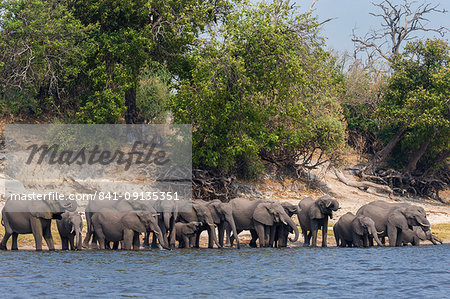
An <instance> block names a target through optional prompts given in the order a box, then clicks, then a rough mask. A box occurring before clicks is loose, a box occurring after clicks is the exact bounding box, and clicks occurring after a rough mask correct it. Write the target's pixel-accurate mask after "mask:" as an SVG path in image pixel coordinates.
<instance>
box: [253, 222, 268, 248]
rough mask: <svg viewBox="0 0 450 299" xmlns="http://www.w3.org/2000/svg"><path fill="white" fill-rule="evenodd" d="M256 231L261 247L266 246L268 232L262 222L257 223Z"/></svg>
mask: <svg viewBox="0 0 450 299" xmlns="http://www.w3.org/2000/svg"><path fill="white" fill-rule="evenodd" d="M255 231H256V234H257V235H258V238H259V247H260V248H261V247H264V246H265V244H266V240H265V239H266V238H265V237H266V234H265V232H264V226H263V225H260V224H257V225H255Z"/></svg>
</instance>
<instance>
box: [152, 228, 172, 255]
mask: <svg viewBox="0 0 450 299" xmlns="http://www.w3.org/2000/svg"><path fill="white" fill-rule="evenodd" d="M147 231H152V232H153V233H154V234H156V238H157V239H158V242H159V245H161V247H162V248H164V249H167V250H170V247H169V245H168V244H167V243H166V241H165V239H164V236H163V234H162V232H161V229H160V228H159V226H158V225H157V224H154V223H150V225H149V227H147ZM161 247H160V248H161Z"/></svg>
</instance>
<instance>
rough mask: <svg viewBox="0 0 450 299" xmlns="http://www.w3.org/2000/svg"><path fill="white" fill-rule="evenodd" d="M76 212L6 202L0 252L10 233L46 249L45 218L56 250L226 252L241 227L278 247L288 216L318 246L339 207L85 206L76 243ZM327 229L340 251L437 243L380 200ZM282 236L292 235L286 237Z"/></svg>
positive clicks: (419, 221) (323, 202) (418, 211)
mask: <svg viewBox="0 0 450 299" xmlns="http://www.w3.org/2000/svg"><path fill="white" fill-rule="evenodd" d="M27 204H28V206H27ZM76 209H77V206H76V202H68V203H64V202H56V201H41V202H34V203H33V205H29V203H24V202H21V201H10V200H8V201H7V202H6V203H5V206H4V208H3V210H2V224H3V226H4V227H5V235H4V236H3V239H2V241H1V243H0V249H3V250H6V245H7V242H8V240H9V238H10V237H11V236H12V246H11V249H12V250H17V249H18V247H17V238H18V235H19V234H30V233H32V234H33V235H34V238H35V248H36V250H42V238H44V239H45V241H46V243H47V246H48V248H49V249H50V250H54V249H55V246H54V243H53V239H52V234H51V221H52V219H56V221H57V228H58V232H59V234H60V237H61V242H62V249H82V248H89V247H90V248H100V249H108V248H112V249H118V248H119V246H120V248H121V249H125V250H130V249H133V250H137V249H139V248H140V247H141V244H140V236H141V234H142V233H144V234H145V237H144V244H143V246H144V247H146V248H149V247H152V248H160V249H172V248H175V246H176V245H177V244H178V247H179V248H191V247H199V241H200V234H201V233H202V232H203V231H205V230H206V231H207V232H208V247H209V248H213V247H214V245H216V246H217V247H219V248H222V247H224V246H231V247H233V246H234V243H236V247H237V248H239V247H240V245H241V244H240V242H239V238H238V235H239V233H240V232H242V231H244V230H248V231H250V233H251V236H252V239H251V241H250V244H249V245H250V246H251V247H286V246H287V245H288V240H289V241H290V242H296V241H297V240H298V237H299V229H298V228H297V225H296V223H295V222H294V221H293V219H292V216H294V215H297V217H298V221H299V223H300V228H301V231H302V234H303V237H304V245H305V246H311V247H316V246H317V245H318V244H317V238H318V231H319V230H321V231H322V247H326V246H327V230H328V220H329V218H332V217H333V212H335V211H337V210H338V209H339V203H338V202H337V201H336V200H335V199H333V198H331V197H329V196H327V195H325V196H322V197H320V198H318V199H315V200H314V199H312V198H311V197H307V198H305V199H302V200H300V201H299V202H298V205H294V204H292V203H289V202H281V203H280V202H275V201H268V200H249V199H245V198H235V199H233V200H231V201H230V202H228V203H224V202H221V201H220V200H212V201H202V200H196V201H190V202H184V201H178V202H176V201H155V202H147V201H126V200H121V201H117V202H114V203H111V202H104V201H91V202H89V204H88V205H87V206H86V209H85V216H86V223H87V233H86V236H85V238H84V240H82V228H83V221H82V218H81V216H80V214H79V213H78V212H76ZM19 211H20V212H19ZM216 229H217V231H216ZM333 230H334V236H335V239H336V244H337V246H341V247H345V246H349V247H368V246H373V245H374V242H373V241H374V240H375V243H376V244H377V245H378V246H384V245H385V237H388V240H389V245H390V246H402V245H406V244H412V245H418V244H419V242H420V240H429V241H431V242H432V243H433V244H437V242H440V243H442V242H441V241H440V240H439V239H437V238H436V237H435V236H434V235H433V234H432V233H431V229H430V223H429V221H428V220H427V217H426V213H425V210H424V209H423V208H421V207H418V206H415V205H411V204H408V203H388V202H385V201H381V200H379V201H374V202H371V203H368V204H366V205H364V206H362V207H361V208H360V209H359V210H358V211H357V213H356V215H354V214H352V213H347V214H345V215H343V216H342V217H340V219H339V220H338V221H337V222H336V224H335V225H334V227H333ZM289 234H294V237H293V238H292V239H290V238H289ZM150 236H152V239H151V241H150ZM224 239H225V240H224ZM224 241H225V244H224Z"/></svg>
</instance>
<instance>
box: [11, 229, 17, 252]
mask: <svg viewBox="0 0 450 299" xmlns="http://www.w3.org/2000/svg"><path fill="white" fill-rule="evenodd" d="M18 237H19V234H18V233H12V246H11V250H18V249H19V248H18V247H17V238H18Z"/></svg>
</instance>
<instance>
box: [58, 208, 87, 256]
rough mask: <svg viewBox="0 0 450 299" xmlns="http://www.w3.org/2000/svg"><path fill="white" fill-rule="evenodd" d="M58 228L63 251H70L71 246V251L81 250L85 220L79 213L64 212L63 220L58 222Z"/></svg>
mask: <svg viewBox="0 0 450 299" xmlns="http://www.w3.org/2000/svg"><path fill="white" fill-rule="evenodd" d="M56 226H57V228H58V232H59V236H60V238H61V248H62V250H68V249H69V245H70V250H75V249H77V250H80V249H81V241H82V240H81V230H82V229H83V220H82V219H81V216H80V214H78V212H64V213H63V214H61V219H57V220H56ZM74 241H75V242H74Z"/></svg>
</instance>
